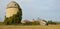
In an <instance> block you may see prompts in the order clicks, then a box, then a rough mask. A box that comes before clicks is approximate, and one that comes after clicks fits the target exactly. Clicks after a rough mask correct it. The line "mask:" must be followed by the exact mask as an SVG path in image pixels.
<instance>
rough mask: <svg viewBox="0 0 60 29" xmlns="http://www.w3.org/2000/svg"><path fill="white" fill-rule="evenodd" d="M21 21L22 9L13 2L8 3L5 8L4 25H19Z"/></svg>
mask: <svg viewBox="0 0 60 29" xmlns="http://www.w3.org/2000/svg"><path fill="white" fill-rule="evenodd" d="M21 19H22V9H21V8H20V6H19V5H18V4H17V3H16V2H15V1H12V2H10V3H9V4H8V5H7V8H6V15H5V20H4V24H18V23H21Z"/></svg>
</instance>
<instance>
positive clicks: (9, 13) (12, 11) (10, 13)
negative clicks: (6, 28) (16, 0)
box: [6, 8, 18, 17]
mask: <svg viewBox="0 0 60 29" xmlns="http://www.w3.org/2000/svg"><path fill="white" fill-rule="evenodd" d="M17 12H18V8H7V9H6V17H11V16H13V15H14V14H17Z"/></svg>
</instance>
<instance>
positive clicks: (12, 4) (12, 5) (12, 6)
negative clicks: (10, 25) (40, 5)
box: [7, 1, 19, 8]
mask: <svg viewBox="0 0 60 29" xmlns="http://www.w3.org/2000/svg"><path fill="white" fill-rule="evenodd" d="M18 7H19V5H18V4H17V3H16V2H15V1H12V2H10V3H9V4H8V5H7V8H18Z"/></svg>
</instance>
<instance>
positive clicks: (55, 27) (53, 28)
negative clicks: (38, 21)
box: [0, 25, 60, 29]
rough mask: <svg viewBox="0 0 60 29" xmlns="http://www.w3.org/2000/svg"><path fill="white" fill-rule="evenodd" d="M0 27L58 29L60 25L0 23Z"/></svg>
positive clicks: (1, 28) (0, 28)
mask: <svg viewBox="0 0 60 29" xmlns="http://www.w3.org/2000/svg"><path fill="white" fill-rule="evenodd" d="M0 29H60V25H48V26H40V25H31V26H21V25H0Z"/></svg>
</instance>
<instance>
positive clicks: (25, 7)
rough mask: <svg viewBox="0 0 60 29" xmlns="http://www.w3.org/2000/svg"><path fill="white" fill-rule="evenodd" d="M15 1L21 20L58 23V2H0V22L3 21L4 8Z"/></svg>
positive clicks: (23, 0)
mask: <svg viewBox="0 0 60 29" xmlns="http://www.w3.org/2000/svg"><path fill="white" fill-rule="evenodd" d="M11 1H16V2H17V3H18V4H19V5H20V7H21V8H22V12H23V18H22V19H23V20H24V19H29V20H32V19H33V18H34V19H37V18H38V17H39V18H41V19H45V20H53V21H60V0H0V21H4V16H5V10H6V6H7V4H8V3H9V2H11Z"/></svg>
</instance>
